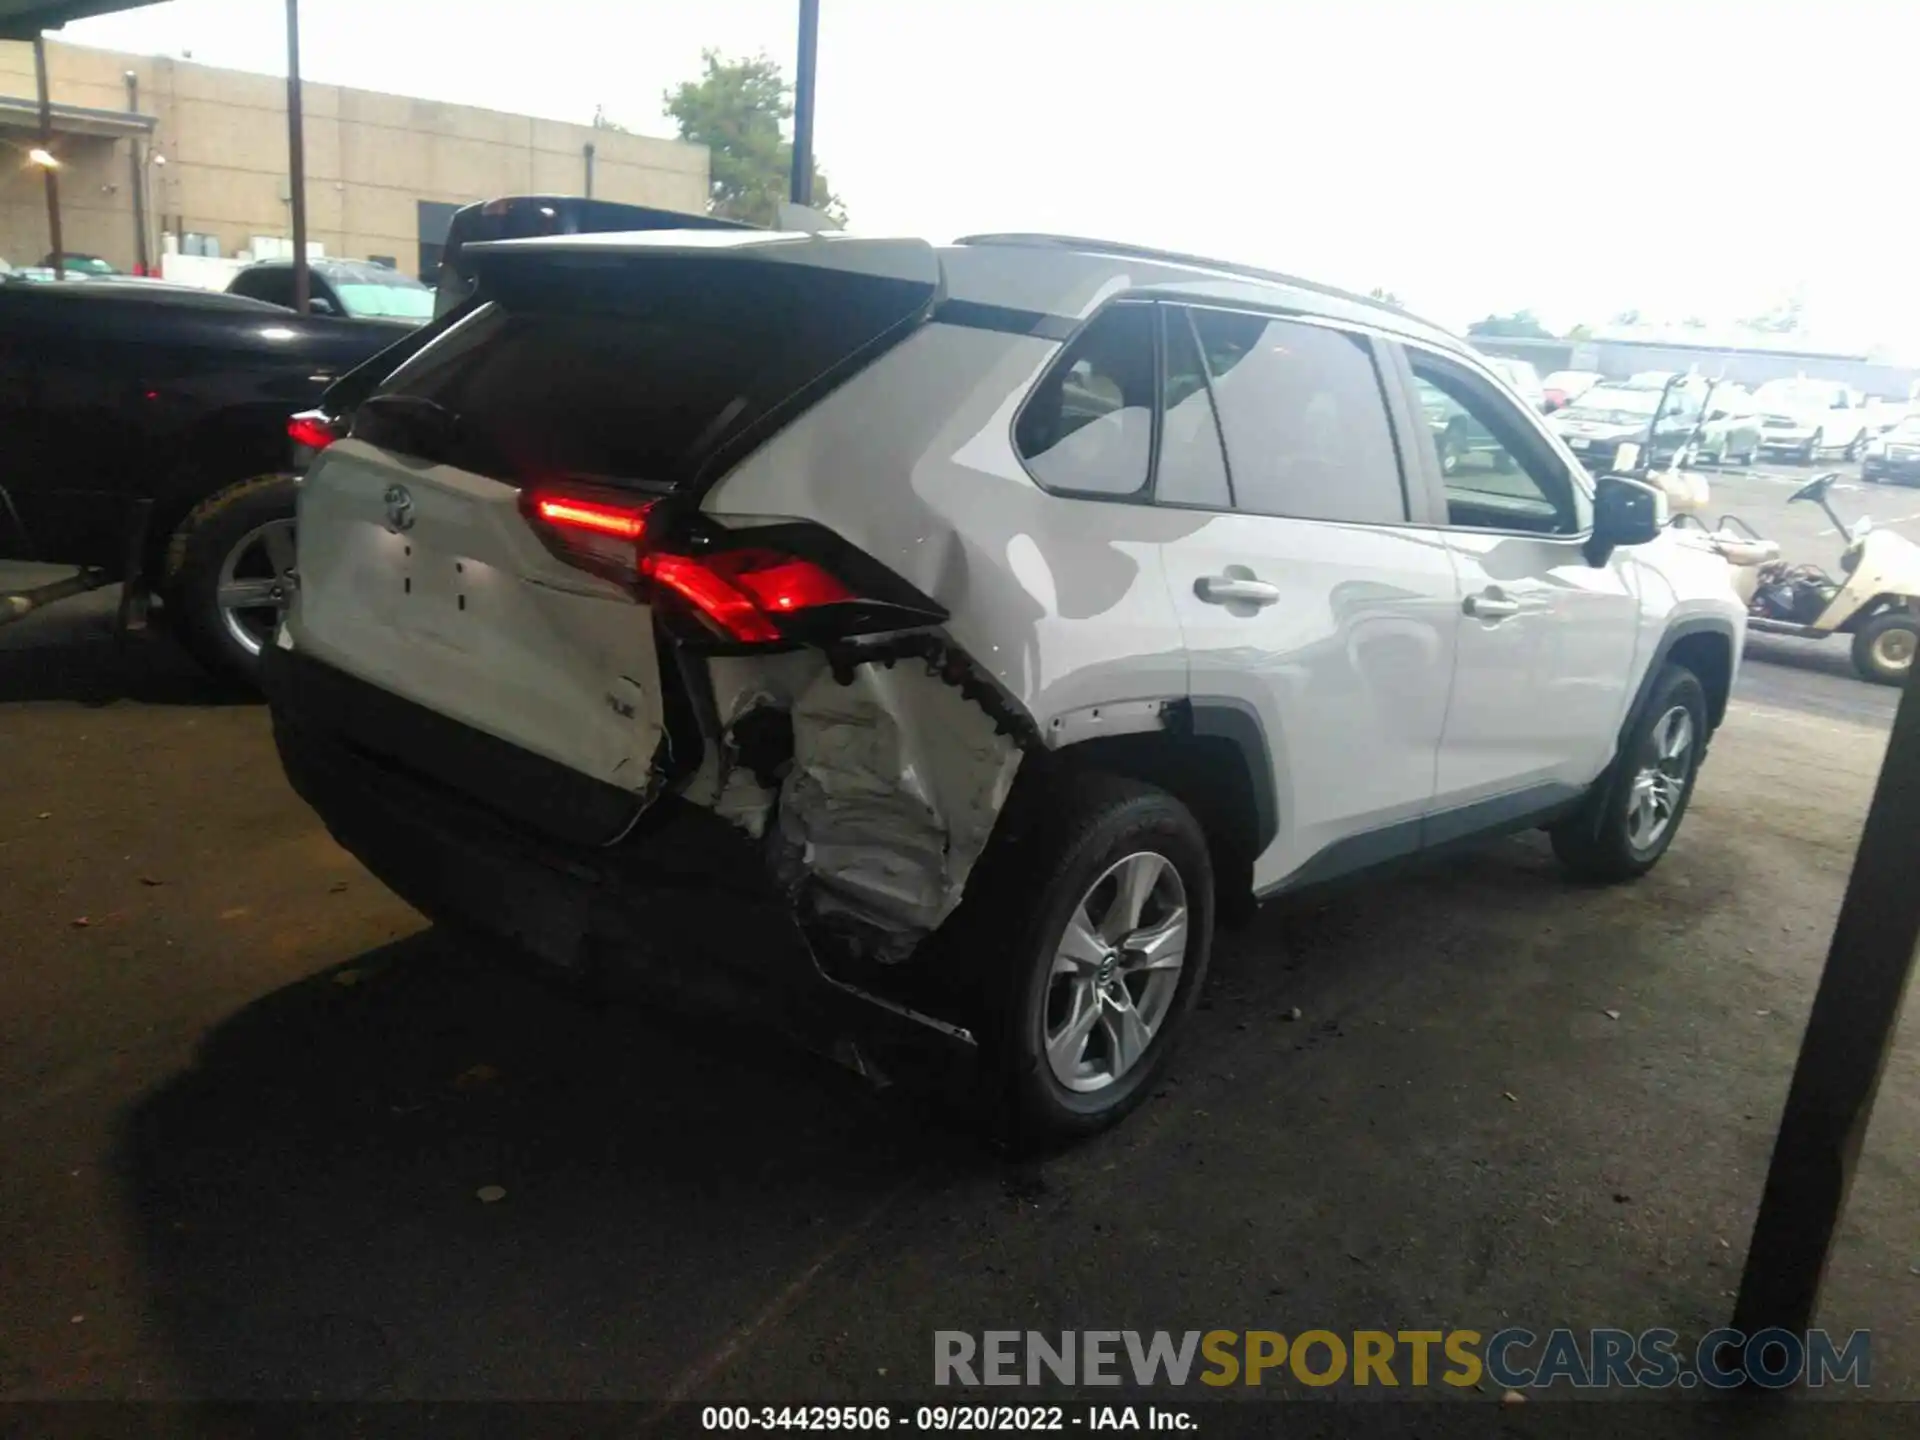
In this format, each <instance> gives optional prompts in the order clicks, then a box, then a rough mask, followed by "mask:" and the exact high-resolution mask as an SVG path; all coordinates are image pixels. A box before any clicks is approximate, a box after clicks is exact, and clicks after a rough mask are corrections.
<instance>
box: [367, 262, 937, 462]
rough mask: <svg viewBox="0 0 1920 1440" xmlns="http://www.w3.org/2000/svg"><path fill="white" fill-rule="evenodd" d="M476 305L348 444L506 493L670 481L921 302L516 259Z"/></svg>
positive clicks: (672, 269)
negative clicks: (559, 481) (508, 485)
mask: <svg viewBox="0 0 1920 1440" xmlns="http://www.w3.org/2000/svg"><path fill="white" fill-rule="evenodd" d="M485 293H486V295H487V296H488V297H491V303H489V304H486V305H483V307H482V308H481V309H480V310H478V311H476V312H475V313H474V314H473V315H472V316H470V317H469V318H468V319H467V320H465V321H463V322H461V323H460V324H458V325H455V326H454V327H453V328H452V329H450V330H448V331H447V332H446V333H445V334H443V335H441V336H439V337H438V338H436V339H435V340H434V341H433V342H432V343H431V344H429V345H428V346H426V348H424V349H423V350H421V351H420V352H419V353H418V354H417V355H415V356H414V357H413V358H412V359H411V360H409V361H408V362H407V363H406V364H405V365H403V366H402V367H401V368H400V369H399V370H397V371H396V372H394V374H393V375H392V376H390V377H389V378H388V380H387V381H386V382H385V383H384V384H383V385H382V386H381V387H380V389H379V391H377V392H376V394H375V396H374V397H373V401H370V402H369V403H367V404H366V405H363V406H362V408H361V410H360V412H359V413H358V414H357V415H356V416H355V421H354V430H355V433H356V434H358V435H360V436H362V437H363V438H365V439H368V440H371V441H372V442H373V443H375V444H379V445H384V446H386V447H387V448H390V449H395V450H400V451H402V452H404V453H408V454H413V455H418V456H421V457H422V458H425V459H433V460H440V461H444V462H446V463H449V464H454V465H458V466H460V467H461V468H462V469H466V470H471V471H474V472H475V473H477V474H482V475H488V476H492V477H494V478H496V479H501V480H508V481H512V482H516V483H518V482H522V481H525V480H530V479H550V478H561V477H566V476H572V477H578V478H582V479H596V480H602V481H610V482H615V483H618V482H621V481H632V482H639V483H642V484H665V485H673V484H681V483H685V482H687V481H690V480H692V479H694V478H695V477H696V476H697V475H698V474H699V473H700V471H701V469H702V467H703V466H704V465H706V464H707V463H708V462H710V461H711V460H713V459H714V458H715V457H716V456H717V455H718V454H719V453H720V452H721V451H722V450H724V449H727V448H729V447H732V446H736V445H737V444H739V443H740V442H742V441H743V440H752V439H758V438H764V436H765V435H766V434H768V433H771V430H772V428H776V427H777V425H778V424H779V423H783V422H784V420H786V419H789V418H791V416H792V415H793V414H794V413H797V407H799V406H800V405H801V403H802V402H803V401H804V400H805V398H806V396H807V392H808V389H809V387H810V386H811V385H812V384H813V383H814V382H816V381H820V380H822V379H823V378H825V377H829V376H830V375H832V374H833V372H835V371H836V369H837V368H838V367H843V366H845V365H847V364H848V363H849V362H851V361H853V360H855V359H856V358H857V357H859V356H860V355H861V354H863V353H865V352H868V351H869V350H870V348H871V347H873V346H874V342H876V341H877V340H878V339H879V338H880V337H882V336H884V335H886V334H887V333H888V332H889V331H891V330H893V329H894V328H895V327H896V326H897V325H898V324H899V323H900V322H901V321H902V320H904V319H906V318H908V317H910V316H912V315H913V314H915V313H916V312H917V311H919V310H920V309H921V307H922V306H923V305H924V304H925V303H926V301H927V299H928V298H929V293H930V292H929V289H928V287H926V286H924V285H920V284H916V283H913V282H909V281H900V280H886V279H878V278H875V277H872V276H865V275H856V274H848V273H843V272H838V271H827V270H820V269H815V268H813V267H810V266H800V265H792V264H786V263H781V262H768V261H742V260H714V259H710V258H706V257H697V258H682V257H677V256H654V257H647V258H646V259H643V260H636V259H632V258H630V257H605V258H601V257H595V258H594V259H592V260H590V261H584V262H579V263H575V262H573V261H571V260H557V259H555V258H554V257H551V256H526V257H516V258H515V260H514V261H513V262H512V263H506V262H504V261H503V262H501V263H499V264H497V265H495V266H490V267H489V270H488V273H487V276H486V279H485ZM381 395H395V396H404V397H409V398H411V399H412V400H414V401H425V402H431V403H430V404H429V405H418V404H415V405H394V406H391V407H383V406H381V405H379V404H377V403H374V402H377V401H378V399H379V397H380V396H381Z"/></svg>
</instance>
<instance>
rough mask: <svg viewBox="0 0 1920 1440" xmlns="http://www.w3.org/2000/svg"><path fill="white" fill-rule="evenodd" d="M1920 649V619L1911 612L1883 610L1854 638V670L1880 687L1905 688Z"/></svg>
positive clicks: (1855, 633) (1855, 634) (1861, 628)
mask: <svg viewBox="0 0 1920 1440" xmlns="http://www.w3.org/2000/svg"><path fill="white" fill-rule="evenodd" d="M1916 649H1920V619H1916V617H1915V616H1914V614H1913V612H1912V611H1910V610H1883V611H1881V612H1880V614H1878V615H1876V616H1874V617H1873V618H1872V619H1871V620H1869V621H1867V623H1866V624H1864V625H1862V626H1861V627H1860V628H1859V630H1857V631H1856V632H1854V637H1853V668H1854V669H1856V670H1858V671H1859V672H1860V674H1861V676H1862V677H1863V678H1865V679H1868V680H1871V681H1873V682H1874V684H1876V685H1904V684H1906V683H1907V675H1908V673H1909V672H1910V671H1911V670H1912V669H1913V656H1914V651H1915V650H1916Z"/></svg>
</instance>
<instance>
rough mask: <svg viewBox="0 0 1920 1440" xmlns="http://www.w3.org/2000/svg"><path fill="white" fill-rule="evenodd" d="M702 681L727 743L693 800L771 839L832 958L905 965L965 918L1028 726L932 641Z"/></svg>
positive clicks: (794, 894)
mask: <svg viewBox="0 0 1920 1440" xmlns="http://www.w3.org/2000/svg"><path fill="white" fill-rule="evenodd" d="M903 660H904V661H907V662H908V663H906V664H902V663H900V662H901V661H903ZM707 670H708V679H709V682H710V686H711V691H712V699H713V704H712V708H711V709H710V710H709V711H707V714H708V715H709V717H710V719H709V723H710V724H713V725H714V726H715V727H716V728H717V729H718V731H719V734H718V736H717V737H716V738H715V740H714V741H713V743H709V744H707V745H706V746H705V748H704V753H703V756H702V760H701V763H700V766H699V767H698V769H697V770H696V771H695V772H694V774H693V775H692V776H691V777H690V778H689V779H688V781H687V783H686V785H685V787H684V789H683V790H682V792H681V793H682V795H683V796H684V798H686V799H687V800H689V801H691V802H693V803H694V804H697V805H701V806H703V807H705V808H707V809H710V810H712V811H714V813H716V814H718V815H720V816H722V817H723V818H725V819H726V820H728V821H730V822H731V823H733V824H734V825H737V826H739V827H740V828H741V829H742V830H744V831H746V832H747V834H748V835H750V836H752V837H753V838H755V839H756V840H759V839H764V840H765V845H766V849H765V854H766V858H767V863H768V865H769V868H770V871H771V873H772V875H773V877H774V880H775V882H776V884H778V885H779V887H780V888H781V890H782V891H783V893H785V894H786V895H787V897H788V898H789V901H790V902H791V903H792V905H793V906H794V912H795V917H796V919H798V920H799V921H800V923H801V925H802V927H803V929H804V930H805V932H806V933H807V935H808V937H809V939H810V941H811V942H812V943H813V944H814V945H815V946H816V948H818V949H821V950H822V951H824V952H825V953H824V954H823V956H822V958H823V959H829V958H835V957H838V958H855V959H859V960H873V961H880V962H883V963H895V962H898V961H900V960H903V959H905V958H907V957H908V956H909V955H911V954H912V953H913V951H914V949H915V947H916V946H917V945H918V944H919V943H920V941H921V940H923V939H924V938H926V937H927V936H928V935H929V934H931V933H932V932H933V931H935V930H937V929H938V928H939V927H940V925H941V923H942V922H943V921H945V920H946V918H947V917H948V916H949V915H951V914H952V913H953V911H954V909H955V908H956V907H957V906H958V905H959V903H960V900H961V897H962V895H963V894H964V893H965V890H966V884H967V879H968V877H969V875H970V874H971V873H972V871H973V867H974V864H975V862H976V861H977V860H978V859H979V858H980V855H981V853H982V852H983V851H984V850H985V849H986V846H987V843H988V841H989V840H990V839H991V837H992V834H993V827H994V823H995V821H996V820H997V819H998V817H999V815H1000V812H1001V810H1002V808H1003V807H1004V806H1005V804H1006V801H1007V797H1008V795H1009V793H1010V792H1011V790H1012V786H1013V781H1014V777H1015V775H1016V774H1017V773H1018V771H1019V767H1020V761H1021V757H1022V754H1023V751H1024V750H1025V749H1026V748H1028V747H1036V748H1037V747H1040V745H1041V741H1040V739H1039V733H1038V731H1037V729H1036V728H1035V727H1034V725H1033V723H1032V721H1031V720H1029V719H1027V717H1026V716H1025V715H1024V714H1022V713H1021V712H1020V711H1019V710H1018V708H1017V707H1015V706H1014V705H1013V704H1012V703H1011V702H1010V701H1009V700H1007V699H1006V697H1004V696H1003V695H1001V694H1000V693H999V692H998V690H997V689H996V688H995V687H994V686H993V685H992V683H991V682H990V681H988V680H987V679H986V678H985V677H984V676H983V675H982V674H981V673H980V671H979V670H978V669H977V667H976V666H975V665H974V664H973V662H972V661H971V660H970V659H969V658H968V657H967V656H966V655H965V654H964V653H963V652H961V651H959V650H958V649H957V648H956V647H954V646H952V645H950V644H949V643H947V642H946V641H944V640H943V639H941V638H940V637H938V636H934V635H928V634H919V635H910V636H903V637H895V638H893V639H890V640H887V641H882V642H878V643H875V644H869V645H864V646H857V647H856V646H845V647H836V648H835V649H834V650H832V651H831V652H827V651H820V650H812V649H810V650H805V651H799V652H788V653H786V654H782V655H777V656H768V657H764V658H747V657H738V656H719V657H713V658H711V659H710V660H709V661H708V663H707Z"/></svg>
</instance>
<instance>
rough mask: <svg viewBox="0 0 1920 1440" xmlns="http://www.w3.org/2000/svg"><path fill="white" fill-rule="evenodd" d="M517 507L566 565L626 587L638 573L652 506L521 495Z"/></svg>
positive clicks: (556, 494)
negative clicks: (649, 511) (575, 566)
mask: <svg viewBox="0 0 1920 1440" xmlns="http://www.w3.org/2000/svg"><path fill="white" fill-rule="evenodd" d="M520 508H521V510H522V511H523V512H524V513H525V515H526V517H527V519H528V520H529V521H530V522H532V524H533V528H534V532H535V533H536V534H537V535H539V537H540V538H541V539H542V540H543V541H544V542H546V546H547V548H548V549H549V550H551V551H553V553H554V554H556V555H558V556H559V557H560V558H561V559H562V560H564V561H566V562H567V563H568V564H569V565H577V566H579V567H580V568H581V569H582V570H591V571H593V572H594V573H595V574H596V575H604V576H606V577H607V578H608V579H609V580H617V581H619V582H620V583H622V584H625V585H631V584H633V582H634V580H635V578H636V577H637V576H638V575H639V574H640V547H641V543H642V541H644V540H645V538H646V534H647V511H648V510H650V509H652V508H653V507H652V502H651V501H647V500H640V501H623V500H616V499H612V498H603V497H599V496H589V495H580V494H575V493H573V492H570V491H553V490H523V491H521V492H520Z"/></svg>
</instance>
